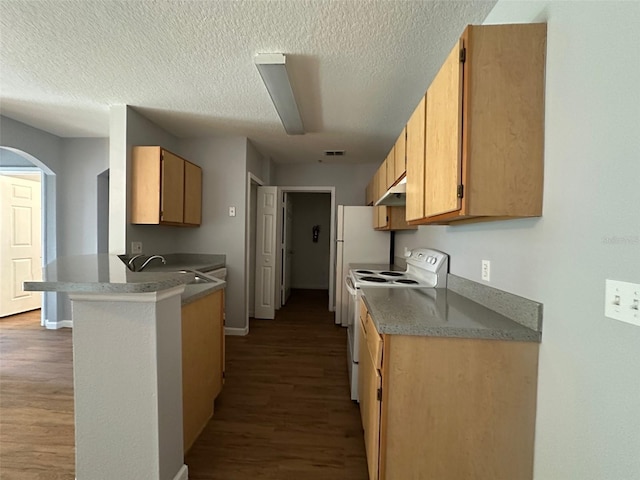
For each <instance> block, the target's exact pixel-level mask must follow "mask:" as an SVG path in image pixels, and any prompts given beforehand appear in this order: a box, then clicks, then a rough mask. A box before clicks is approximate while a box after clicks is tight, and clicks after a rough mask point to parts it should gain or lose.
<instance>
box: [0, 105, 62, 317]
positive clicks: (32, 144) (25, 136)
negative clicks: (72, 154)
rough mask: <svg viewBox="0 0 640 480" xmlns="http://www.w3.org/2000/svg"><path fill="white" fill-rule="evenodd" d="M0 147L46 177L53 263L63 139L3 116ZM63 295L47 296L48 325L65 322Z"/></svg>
mask: <svg viewBox="0 0 640 480" xmlns="http://www.w3.org/2000/svg"><path fill="white" fill-rule="evenodd" d="M0 145H1V146H2V147H8V148H14V149H16V150H19V151H20V152H24V153H25V154H26V155H27V156H28V157H30V158H29V160H30V161H31V162H32V163H33V164H34V165H36V166H39V167H40V168H41V169H42V170H43V172H44V173H45V175H44V177H43V183H44V192H45V197H44V198H45V199H46V200H45V201H46V202H47V204H46V206H45V209H44V215H45V218H44V229H43V230H44V237H45V252H44V253H45V255H44V259H43V261H44V262H51V261H53V260H55V259H56V258H57V256H58V231H59V226H58V211H59V207H58V204H59V199H58V195H57V194H56V188H57V180H56V179H57V177H58V176H59V174H60V171H61V156H60V152H61V139H60V138H59V137H57V136H55V135H51V134H50V133H47V132H44V131H42V130H38V129H37V128H33V127H30V126H28V125H25V124H24V123H21V122H17V121H15V120H12V119H10V118H7V117H3V116H0ZM59 298H62V294H56V293H44V294H43V312H44V318H45V320H46V321H48V322H57V321H58V320H59V319H60V320H62V319H63V318H62V313H63V302H62V301H58V299H59Z"/></svg>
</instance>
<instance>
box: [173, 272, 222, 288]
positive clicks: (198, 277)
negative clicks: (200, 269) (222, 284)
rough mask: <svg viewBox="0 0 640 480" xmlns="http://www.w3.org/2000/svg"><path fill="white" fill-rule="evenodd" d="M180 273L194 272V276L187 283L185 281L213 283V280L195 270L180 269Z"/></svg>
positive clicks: (193, 283)
mask: <svg viewBox="0 0 640 480" xmlns="http://www.w3.org/2000/svg"><path fill="white" fill-rule="evenodd" d="M180 273H193V274H195V277H194V279H193V280H191V281H190V282H189V283H187V285H199V284H201V283H215V280H214V279H212V278H209V277H205V276H204V275H200V274H198V273H196V272H193V271H189V270H180Z"/></svg>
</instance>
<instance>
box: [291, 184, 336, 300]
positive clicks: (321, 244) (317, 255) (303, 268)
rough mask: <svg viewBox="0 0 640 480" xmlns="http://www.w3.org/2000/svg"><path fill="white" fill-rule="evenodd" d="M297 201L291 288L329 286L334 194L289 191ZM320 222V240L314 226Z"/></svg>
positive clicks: (325, 287) (294, 218) (294, 212)
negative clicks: (313, 234) (314, 235)
mask: <svg viewBox="0 0 640 480" xmlns="http://www.w3.org/2000/svg"><path fill="white" fill-rule="evenodd" d="M289 195H291V196H292V204H293V208H292V209H293V231H292V245H291V249H292V250H293V256H292V268H291V288H310V289H324V290H327V289H328V288H329V235H330V228H331V224H330V223H331V195H330V194H328V193H289ZM314 225H320V235H319V237H318V242H317V243H314V242H313V237H312V229H313V226H314Z"/></svg>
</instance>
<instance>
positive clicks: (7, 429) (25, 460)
mask: <svg viewBox="0 0 640 480" xmlns="http://www.w3.org/2000/svg"><path fill="white" fill-rule="evenodd" d="M74 455H75V447H74V427H73V357H72V346H71V330H70V329H67V328H65V329H61V330H45V329H44V328H42V327H41V326H40V311H39V310H36V311H33V312H28V313H25V314H22V315H13V316H11V317H5V318H2V319H0V478H1V479H2V480H14V479H15V480H18V479H20V480H22V479H25V480H26V479H43V480H44V479H47V480H49V479H50V480H57V479H60V480H62V479H65V480H72V479H73V478H74V471H75V465H74V463H75V460H74V459H75V457H74Z"/></svg>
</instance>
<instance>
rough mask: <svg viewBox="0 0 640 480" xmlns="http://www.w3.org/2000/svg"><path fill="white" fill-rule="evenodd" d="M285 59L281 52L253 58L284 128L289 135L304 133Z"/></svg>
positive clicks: (262, 54) (263, 54) (260, 54)
mask: <svg viewBox="0 0 640 480" xmlns="http://www.w3.org/2000/svg"><path fill="white" fill-rule="evenodd" d="M286 61H287V57H286V55H283V54H282V53H259V54H258V55H256V57H255V59H254V63H255V64H256V67H258V72H260V76H261V77H262V81H263V82H264V84H265V86H266V87H267V90H268V91H269V95H270V96H271V101H272V102H273V104H274V106H275V107H276V110H277V111H278V115H279V116H280V120H281V121H282V125H283V126H284V129H285V130H286V132H287V133H288V134H289V135H304V133H305V132H304V125H302V119H301V118H300V112H299V111H298V105H297V104H296V99H295V97H294V96H293V89H292V88H291V82H290V81H289V74H288V73H287V65H286Z"/></svg>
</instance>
